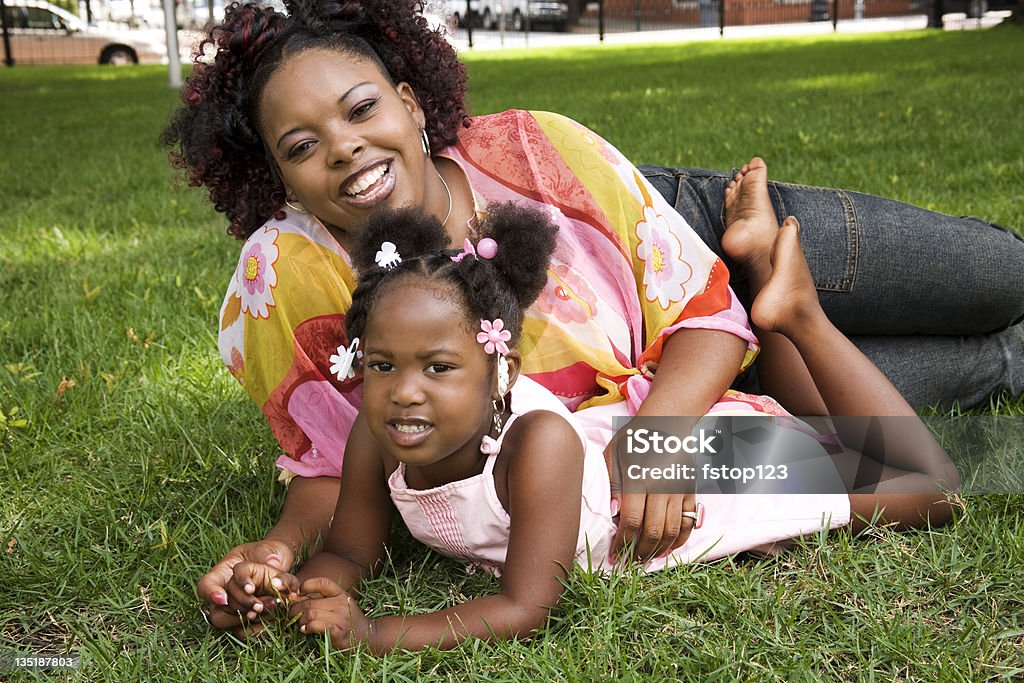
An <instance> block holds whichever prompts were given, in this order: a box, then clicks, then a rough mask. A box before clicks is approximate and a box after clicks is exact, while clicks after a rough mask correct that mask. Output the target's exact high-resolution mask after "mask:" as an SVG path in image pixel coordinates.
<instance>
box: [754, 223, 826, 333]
mask: <svg viewBox="0 0 1024 683" xmlns="http://www.w3.org/2000/svg"><path fill="white" fill-rule="evenodd" d="M770 263H771V275H770V276H769V277H768V281H767V282H766V283H765V284H764V286H763V287H761V291H760V292H758V294H757V297H756V298H755V299H754V304H753V305H752V306H751V307H750V319H751V320H752V321H753V323H754V325H756V326H757V327H759V328H760V329H762V330H766V331H768V332H780V333H782V334H784V335H786V336H787V337H790V338H792V335H793V334H794V333H799V332H801V331H803V330H804V329H806V328H808V327H809V325H808V323H809V322H811V321H815V320H820V319H823V318H824V317H825V313H824V311H822V310H821V304H820V303H819V302H818V292H817V291H816V290H815V288H814V278H813V277H811V270H810V268H808V267H807V260H806V259H805V258H804V252H803V249H802V248H801V247H800V224H799V223H798V222H797V220H796V219H795V218H793V217H792V216H789V217H788V218H786V220H785V221H784V222H783V223H782V227H781V228H779V230H778V235H777V237H776V238H775V244H774V245H772V249H771V259H770Z"/></svg>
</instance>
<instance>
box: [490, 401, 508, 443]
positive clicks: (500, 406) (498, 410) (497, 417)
mask: <svg viewBox="0 0 1024 683" xmlns="http://www.w3.org/2000/svg"><path fill="white" fill-rule="evenodd" d="M491 408H493V409H494V414H493V415H492V416H491V422H492V423H493V424H494V431H496V432H497V433H498V434H501V426H502V424H504V423H503V422H502V420H501V415H502V413H504V412H505V397H504V396H502V397H501V399H500V402H499V401H491Z"/></svg>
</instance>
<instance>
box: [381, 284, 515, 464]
mask: <svg viewBox="0 0 1024 683" xmlns="http://www.w3.org/2000/svg"><path fill="white" fill-rule="evenodd" d="M461 299H462V296H461V294H460V293H458V292H457V291H456V290H455V289H454V288H453V287H451V286H449V285H445V284H440V283H436V282H431V281H428V280H426V279H425V278H422V277H416V276H411V277H408V278H407V279H403V280H401V281H399V282H397V283H395V284H394V285H390V286H388V289H387V290H385V291H383V292H381V293H380V295H379V296H378V298H377V300H376V301H375V303H374V305H373V309H372V312H371V315H370V317H369V319H368V320H367V325H366V330H365V332H364V335H363V336H364V342H365V344H364V351H363V353H364V356H363V363H364V372H363V408H362V410H363V414H364V416H365V417H366V420H367V423H368V424H369V427H370V430H371V431H372V432H373V435H374V436H375V437H376V439H377V441H378V443H380V444H381V445H382V446H383V447H384V448H385V449H386V450H387V451H388V452H389V453H390V454H391V455H392V456H393V457H394V458H395V459H396V460H399V461H400V462H404V463H406V464H407V465H413V466H420V467H427V466H430V465H435V468H434V470H435V471H436V472H437V474H438V475H439V478H442V479H446V480H454V479H458V478H464V477H465V476H469V473H470V471H471V470H473V468H475V467H476V466H477V465H478V464H479V462H480V461H481V456H480V440H481V439H482V438H483V437H484V436H485V435H486V434H487V433H488V432H489V431H490V429H491V416H492V412H493V409H492V406H491V401H492V400H495V399H497V398H498V393H497V388H496V385H497V380H496V371H495V363H494V358H492V357H490V356H488V355H487V354H486V353H484V350H483V345H482V344H480V343H478V342H477V341H476V332H478V331H479V329H477V330H475V331H474V330H473V329H471V328H472V325H471V323H470V322H469V321H467V320H466V314H465V312H464V305H463V302H462V300H461ZM476 327H479V326H476ZM507 358H508V360H509V365H510V374H511V376H512V379H513V381H514V379H515V377H516V374H517V371H518V367H519V357H518V355H517V354H515V353H511V354H509V355H508V357H507Z"/></svg>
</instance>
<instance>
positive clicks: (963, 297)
mask: <svg viewBox="0 0 1024 683" xmlns="http://www.w3.org/2000/svg"><path fill="white" fill-rule="evenodd" d="M641 170H642V171H643V172H644V174H645V175H646V176H647V178H648V179H649V180H650V181H651V183H652V184H653V185H654V186H655V188H657V189H658V191H659V192H661V193H662V194H663V195H664V196H665V197H666V199H667V200H668V201H669V202H670V203H672V204H673V206H675V207H676V210H677V211H678V212H679V213H680V214H681V215H682V216H683V217H684V218H685V219H686V220H687V222H689V223H690V225H691V226H692V227H693V229H694V230H695V231H696V232H697V234H698V235H699V236H700V237H701V239H702V240H704V241H705V242H706V243H707V244H708V246H709V247H711V249H713V250H714V251H715V252H716V253H717V254H718V255H719V256H722V258H723V260H724V261H725V263H726V265H727V266H729V269H730V275H731V278H730V281H731V283H732V284H733V288H734V290H735V291H736V294H737V296H739V298H740V300H741V301H742V302H743V303H744V305H745V306H746V307H747V308H748V310H749V306H750V303H751V302H750V297H749V296H748V293H747V291H746V283H745V281H744V277H743V274H742V271H740V270H739V269H737V268H736V267H735V264H733V263H731V262H730V260H729V259H728V258H727V257H725V255H724V254H722V249H721V237H722V234H723V233H724V231H725V216H724V191H725V187H726V185H728V182H729V178H730V175H731V174H727V173H722V172H720V171H709V170H705V169H674V168H666V167H660V166H646V167H641ZM769 196H770V197H771V200H772V204H773V208H774V209H775V214H776V218H777V219H778V220H779V221H780V222H781V220H782V218H784V217H785V216H786V215H795V216H796V217H797V219H798V220H799V221H800V224H801V228H802V230H801V243H802V245H803V247H804V252H805V255H806V257H807V262H808V265H809V267H810V269H811V274H812V275H813V276H814V280H815V286H816V287H817V288H818V295H819V299H820V300H821V303H822V307H823V308H824V310H825V312H826V313H827V314H828V316H829V319H830V320H832V322H833V323H834V324H835V325H836V326H837V327H838V328H839V329H840V330H841V331H843V332H844V333H845V334H847V335H848V336H850V337H851V338H854V341H855V342H860V341H861V340H860V339H859V337H861V336H865V335H870V336H868V337H865V341H863V342H862V343H863V344H864V348H865V350H866V351H870V353H868V356H869V357H870V358H871V359H872V360H873V361H874V362H875V364H876V365H878V366H879V367H880V368H882V369H883V371H884V372H885V373H886V374H887V375H888V376H889V378H890V379H891V380H892V381H893V383H894V384H896V385H897V387H898V388H900V389H901V391H904V392H909V395H910V396H911V397H913V398H914V400H913V401H912V403H913V404H914V405H916V406H920V405H928V404H931V403H948V402H950V401H953V400H959V401H960V402H961V405H970V404H974V403H977V402H978V401H980V400H983V399H984V396H987V395H988V393H990V392H991V391H992V390H993V389H994V388H997V387H999V386H1003V387H1004V388H1006V389H1008V390H1010V391H1011V392H1016V393H1015V394H1014V395H1017V394H1019V393H1020V392H1021V391H1022V390H1024V387H1022V386H1021V384H1020V382H1019V381H1016V380H1014V379H1013V378H1011V377H1009V375H1008V374H1007V373H1009V372H1010V370H1009V368H1010V367H1011V366H1012V365H1013V363H1009V364H1007V363H1004V362H1003V361H1001V360H1000V359H1004V358H1007V357H1008V358H1010V359H1011V360H1015V361H1016V364H1017V365H1024V343H1022V342H1021V337H1022V333H1021V332H1020V329H1021V328H1020V327H1019V326H1018V329H1017V330H1016V331H1015V332H1013V333H1010V334H1007V335H1004V336H1000V335H998V334H993V333H994V332H998V331H1000V330H1006V329H1007V328H1008V327H1009V326H1011V325H1013V324H1015V323H1019V322H1020V321H1021V320H1022V319H1024V240H1022V239H1021V238H1020V237H1019V236H1017V235H1015V234H1013V233H1012V232H1010V231H1008V230H1006V229H1005V228H1002V227H1001V226H998V225H995V224H991V223H986V222H984V221H981V220H979V219H977V218H971V217H964V218H956V217H953V216H948V215H945V214H940V213H936V212H934V211H928V210H926V209H921V208H918V207H914V206H910V205H907V204H904V203H901V202H897V201H894V200H890V199H884V198H881V197H874V196H871V195H866V194H860V193H856V192H846V191H843V190H834V189H827V188H815V187H807V186H803V185H795V184H790V183H778V182H770V183H769ZM930 335H938V336H939V339H936V338H933V337H932V336H930ZM962 337H970V339H961V338H962ZM950 354H952V355H950ZM1007 354H1009V356H1007ZM976 358H977V359H987V361H990V364H989V365H986V366H985V367H986V368H989V369H991V370H996V369H999V368H1001V370H999V371H1000V372H1002V373H1003V374H1002V376H1001V377H1002V378H1001V379H998V380H997V379H995V378H993V377H988V376H987V374H988V373H987V372H980V374H979V371H978V370H977V369H978V367H979V366H978V364H977V362H976V360H975V359H976ZM917 363H920V364H921V365H920V366H916V365H915V364H917ZM912 366H913V368H912ZM922 368H923V370H922ZM922 371H923V372H925V373H927V372H933V373H936V374H940V373H946V375H947V376H946V377H945V378H941V377H935V378H933V380H932V381H930V382H924V381H923V380H922V377H921V372H922ZM972 373H973V374H972ZM972 378H973V380H972ZM972 382H973V383H972ZM734 386H736V388H739V389H741V390H743V391H752V392H753V393H756V390H757V383H756V377H755V376H754V373H747V374H746V375H745V376H744V377H741V378H740V379H739V380H738V384H737V385H734ZM956 387H960V388H956Z"/></svg>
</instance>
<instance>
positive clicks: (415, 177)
mask: <svg viewBox="0 0 1024 683" xmlns="http://www.w3.org/2000/svg"><path fill="white" fill-rule="evenodd" d="M259 111H260V121H259V125H260V134H261V135H262V137H263V140H264V142H265V143H266V145H267V148H268V149H269V150H270V153H271V155H272V156H273V158H274V160H275V161H276V162H277V165H278V168H279V169H280V173H281V178H282V179H283V180H284V185H285V188H286V190H287V191H288V195H289V200H290V201H292V202H295V201H298V202H300V203H301V204H302V205H303V206H304V207H305V208H306V209H308V210H309V211H311V212H313V214H315V215H316V216H317V217H319V218H320V219H321V220H322V221H324V222H325V223H327V224H329V225H332V226H335V227H337V228H338V229H339V230H341V232H345V231H346V230H348V229H349V228H350V227H351V226H352V225H353V224H355V223H357V222H359V221H361V220H362V219H364V218H365V217H366V216H367V214H368V213H369V212H370V211H371V210H372V209H374V208H376V207H378V206H388V207H390V208H397V207H399V206H406V205H414V206H422V207H424V208H426V209H427V210H429V211H432V212H434V211H436V212H437V213H441V212H442V211H443V210H444V208H445V207H446V206H447V201H448V200H447V196H446V195H443V192H444V189H443V187H441V186H440V182H439V181H438V180H437V177H436V176H437V174H436V171H434V170H433V165H432V163H431V162H430V160H429V159H428V158H427V157H426V155H424V153H423V148H422V144H421V142H420V130H421V129H422V128H423V126H424V123H425V118H424V115H423V110H422V109H421V108H420V105H419V103H418V102H417V100H416V96H415V95H414V94H413V92H412V89H411V88H410V87H409V85H408V84H407V83H399V84H398V86H397V87H396V86H393V85H392V84H391V83H390V82H389V80H388V78H387V76H385V75H384V74H383V73H381V70H380V68H379V67H378V66H377V65H376V64H374V63H373V62H371V61H369V60H367V59H365V58H362V57H358V56H353V55H351V54H348V53H344V52H337V51H333V50H326V49H311V50H306V51H304V52H300V53H298V54H296V55H293V56H292V57H290V58H288V60H287V61H285V62H284V63H283V64H282V65H281V66H280V67H279V68H278V69H277V71H275V72H274V74H273V75H272V76H271V77H270V79H269V80H268V81H267V84H266V86H265V87H264V89H263V92H262V94H261V96H260V102H259ZM434 185H437V186H438V187H437V188H435V187H434ZM435 205H436V206H435Z"/></svg>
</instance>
